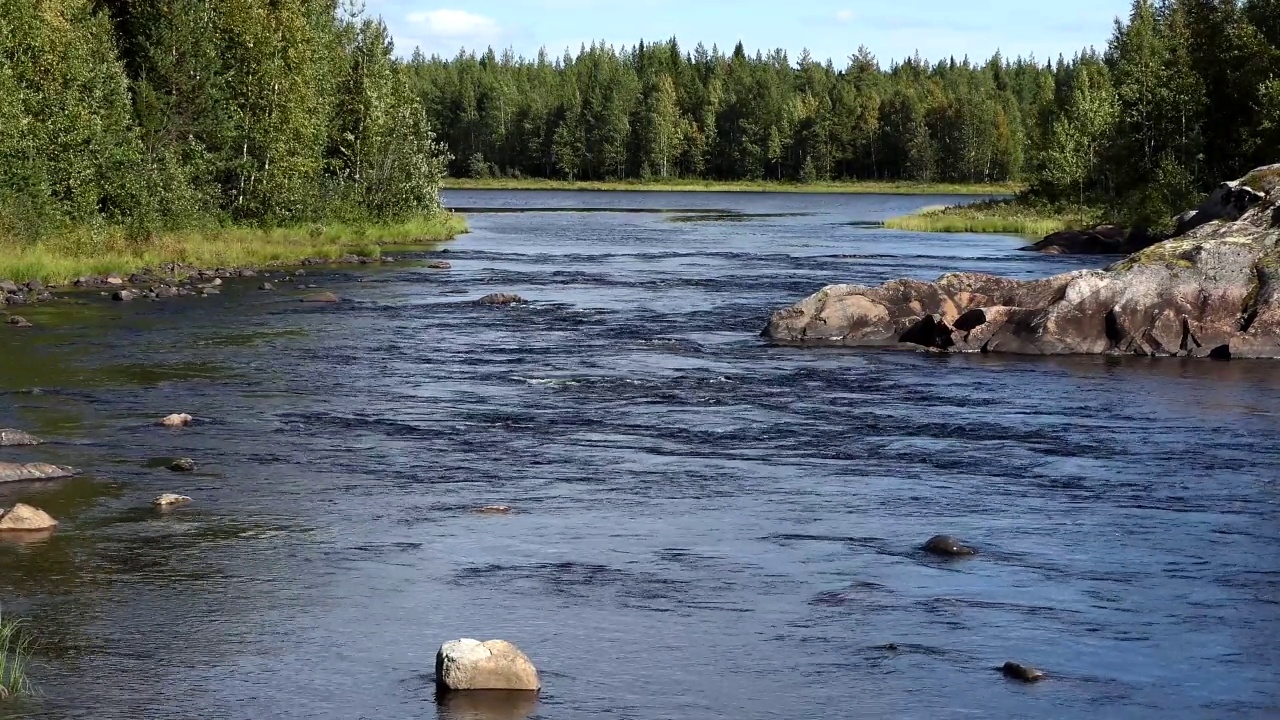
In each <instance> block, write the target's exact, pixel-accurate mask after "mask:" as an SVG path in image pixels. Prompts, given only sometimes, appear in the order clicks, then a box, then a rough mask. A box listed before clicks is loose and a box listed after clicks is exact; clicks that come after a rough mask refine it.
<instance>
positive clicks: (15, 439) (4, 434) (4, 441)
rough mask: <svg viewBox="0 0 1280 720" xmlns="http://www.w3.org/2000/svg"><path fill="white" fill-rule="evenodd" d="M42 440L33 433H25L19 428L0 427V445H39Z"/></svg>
mask: <svg viewBox="0 0 1280 720" xmlns="http://www.w3.org/2000/svg"><path fill="white" fill-rule="evenodd" d="M43 442H44V441H43V440H41V439H40V438H38V437H36V436H35V435H31V434H29V433H25V432H23V431H21V430H14V429H12V428H0V447H13V446H15V445H39V444H41V443H43Z"/></svg>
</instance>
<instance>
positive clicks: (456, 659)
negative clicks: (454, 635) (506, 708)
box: [436, 638, 542, 691]
mask: <svg viewBox="0 0 1280 720" xmlns="http://www.w3.org/2000/svg"><path fill="white" fill-rule="evenodd" d="M436 685H437V686H439V687H440V688H442V689H445V690H530V691H534V690H539V689H540V688H541V687H542V681H541V680H540V679H539V678H538V670H537V668H535V667H534V666H533V663H532V662H530V661H529V658H528V657H526V656H525V654H524V653H522V652H520V649H519V648H517V647H516V646H515V645H512V644H511V643H509V642H507V641H505V640H486V641H485V642H480V641H479V640H473V639H471V638H463V639H461V640H451V641H449V642H447V643H445V644H444V645H441V646H440V650H439V652H437V653H436Z"/></svg>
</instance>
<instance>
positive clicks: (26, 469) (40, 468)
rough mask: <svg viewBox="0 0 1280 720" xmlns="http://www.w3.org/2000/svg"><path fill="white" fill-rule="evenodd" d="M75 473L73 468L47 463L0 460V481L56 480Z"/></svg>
mask: <svg viewBox="0 0 1280 720" xmlns="http://www.w3.org/2000/svg"><path fill="white" fill-rule="evenodd" d="M75 474H76V470H75V468H69V467H63V466H61V465H50V464H49V463H38V462H37V463H11V462H0V482H16V481H19V480H57V479H59V478H67V477H71V476H72V475H75Z"/></svg>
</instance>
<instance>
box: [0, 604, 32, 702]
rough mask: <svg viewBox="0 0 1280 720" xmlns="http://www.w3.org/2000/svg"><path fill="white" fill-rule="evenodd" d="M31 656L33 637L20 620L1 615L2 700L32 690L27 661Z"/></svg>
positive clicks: (0, 680)
mask: <svg viewBox="0 0 1280 720" xmlns="http://www.w3.org/2000/svg"><path fill="white" fill-rule="evenodd" d="M30 657H31V638H30V636H28V635H27V633H26V632H25V631H24V628H23V627H22V623H21V621H19V620H10V619H9V618H6V617H4V616H3V615H0V700H8V699H9V698H14V697H18V696H19V695H25V694H27V693H29V692H31V683H30V681H29V680H27V661H28V659H29V658H30Z"/></svg>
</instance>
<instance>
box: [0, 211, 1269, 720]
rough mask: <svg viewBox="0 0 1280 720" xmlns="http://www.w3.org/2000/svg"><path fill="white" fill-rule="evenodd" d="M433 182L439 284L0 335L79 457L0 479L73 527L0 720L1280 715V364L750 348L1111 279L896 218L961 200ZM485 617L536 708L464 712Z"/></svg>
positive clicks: (238, 293)
mask: <svg viewBox="0 0 1280 720" xmlns="http://www.w3.org/2000/svg"><path fill="white" fill-rule="evenodd" d="M446 199H447V201H448V204H450V205H451V206H453V207H456V208H463V209H467V210H468V211H469V221H470V224H471V227H472V229H473V232H472V233H471V234H469V235H466V236H464V237H461V238H459V239H458V240H456V241H454V242H453V243H451V244H449V245H448V246H447V249H446V250H444V251H442V252H439V253H436V254H433V255H432V257H437V258H444V259H447V260H449V261H450V262H451V263H452V264H453V269H452V270H449V271H439V270H429V269H426V268H424V267H422V266H421V265H420V264H414V265H396V266H390V267H387V268H380V269H375V268H372V267H357V268H336V269H328V270H316V271H314V272H313V273H312V274H311V275H309V276H308V277H307V282H311V283H315V284H317V285H319V286H320V287H322V288H323V289H325V290H332V291H334V292H337V293H338V294H340V295H341V296H342V297H344V298H345V301H344V302H343V303H342V304H340V305H338V306H309V305H304V304H302V303H298V302H297V301H296V300H297V298H296V296H297V294H298V292H297V291H294V290H292V288H290V289H288V290H284V291H282V292H278V293H259V292H257V291H256V281H244V282H230V283H228V286H227V288H226V289H225V290H224V293H223V294H222V295H220V296H216V297H209V298H183V299H177V300H168V301H162V302H158V303H144V302H134V303H127V304H126V303H114V304H113V303H110V302H106V301H105V299H103V298H99V297H96V296H90V297H87V298H84V299H83V300H82V301H77V302H72V301H61V302H57V303H51V304H48V305H45V306H37V307H32V308H29V309H24V312H23V314H24V315H25V316H27V317H28V318H30V319H31V320H32V321H33V322H35V323H36V325H37V327H36V328H33V329H32V330H30V331H27V333H26V334H19V332H20V331H17V330H12V329H11V330H5V328H0V352H2V355H0V427H5V426H12V427H19V428H22V429H25V430H28V431H30V432H33V433H37V434H41V435H44V436H47V438H48V439H49V440H51V441H52V442H50V443H49V444H47V445H44V446H42V447H38V448H30V449H22V450H18V449H5V450H4V451H2V452H0V458H3V459H5V460H15V459H25V460H47V461H54V462H59V463H63V464H71V465H75V466H77V467H81V468H84V469H85V470H86V474H85V475H84V476H82V477H79V478H76V479H74V480H70V481H65V482H56V483H44V484H36V485H31V484H28V485H9V486H0V505H6V504H8V503H9V502H11V501H13V500H24V501H27V502H31V503H32V504H35V505H38V506H40V507H42V508H44V509H46V510H48V511H49V512H50V513H52V514H53V515H54V516H55V517H58V518H59V519H60V520H62V521H63V526H62V527H61V528H60V529H59V531H58V532H57V534H55V535H54V536H53V537H52V538H51V539H48V540H46V541H43V542H37V543H29V544H17V543H13V542H0V601H3V602H4V603H5V605H4V608H3V609H4V612H6V613H13V614H17V615H21V616H23V617H25V618H26V619H27V623H28V628H29V629H30V630H31V631H32V632H33V633H35V634H36V636H37V637H38V638H39V640H40V648H39V652H38V654H37V657H36V663H35V666H34V668H33V670H32V679H33V681H34V682H35V683H36V684H37V685H38V686H39V688H40V690H41V693H42V694H41V696H40V697H37V698H34V699H32V700H28V701H24V702H22V703H21V704H13V703H10V704H9V705H0V717H4V716H6V714H7V716H10V717H30V718H85V719H89V718H92V719H93V720H108V719H115V718H120V719H125V718H128V719H130V720H136V719H138V718H201V719H203V720H215V719H223V718H225V719H228V720H231V719H235V720H256V719H259V718H326V719H328V718H332V719H333V720H353V719H355V718H378V719H379V720H399V719H405V720H408V719H409V718H424V717H439V718H449V719H450V720H460V719H461V718H464V717H468V718H472V717H474V718H478V719H484V720H498V718H518V717H524V716H525V715H526V714H529V713H531V715H530V717H535V718H547V719H555V720H563V719H577V718H584V719H585V718H627V719H635V720H651V719H654V718H671V719H679V720H695V719H696V720H703V719H706V718H726V719H750V718H761V719H764V718H801V719H810V718H812V719H814V720H819V719H821V720H829V719H830V718H845V717H868V718H873V717H874V718H881V717H883V718H889V717H892V718H920V719H921V720H924V719H931V720H932V719H936V718H988V717H991V718H1068V719H1076V718H1079V719H1084V718H1098V717H1125V718H1170V717H1177V718H1263V717H1276V716H1277V715H1280V554H1277V552H1276V548H1277V547H1280V366H1277V365H1275V364H1273V363H1265V362H1258V363H1251V362H1229V363H1219V362H1211V361H1205V360H1176V359H1163V360H1143V359H1135V358H1125V359H1111V358H1094V357H1089V358H1023V357H994V356H936V355H927V354H920V353H910V352H900V351H887V350H886V351H880V350H867V349H850V350H840V349H824V350H803V349H794V348H774V347H769V346H767V345H765V344H764V343H763V342H762V341H761V340H760V338H759V337H758V333H759V331H760V330H761V328H762V327H763V325H764V322H765V320H766V318H767V316H768V314H769V313H770V312H771V311H772V310H774V309H776V308H778V307H781V306H784V305H787V304H789V303H791V302H794V301H795V300H798V299H799V298H801V297H803V296H805V295H807V294H809V293H811V292H813V291H814V290H816V289H817V288H819V287H820V286H822V285H823V284H825V283H830V282H861V283H878V282H881V281H884V280H887V279H891V278H895V277H900V276H910V277H918V278H929V279H931V278H933V277H936V276H937V275H938V274H940V273H942V272H946V271H949V270H976V271H989V272H996V273H1002V274H1007V275H1012V276H1016V277H1026V278H1031V277H1041V276H1045V275H1049V274H1052V273H1055V272H1061V271H1065V270H1069V269H1075V268H1080V267H1089V266H1091V265H1092V264H1094V263H1096V262H1097V261H1096V260H1095V259H1079V258H1063V257H1042V256H1037V255H1033V254H1030V253H1023V252H1017V251H1016V248H1017V247H1018V246H1019V245H1020V244H1021V243H1022V242H1023V241H1022V240H1020V239H1017V238H1010V237H1001V236H979V235H924V234H914V233H906V232H896V231H887V230H883V229H880V228H877V227H874V223H875V222H876V221H878V220H882V219H884V218H886V217H889V216H892V215H897V214H901V213H904V212H907V211H910V210H912V209H914V208H918V207H921V206H925V205H934V204H938V203H941V202H946V201H948V200H949V199H948V198H938V197H896V196H834V195H783V194H778V195H758V194H735V193H730V194H669V193H654V194H648V193H553V192H540V193H539V192H450V193H447V198H446ZM587 210H591V211H590V212H588V211H587ZM495 291H510V292H517V293H519V294H521V295H523V296H524V297H525V298H527V299H528V300H530V301H531V302H530V303H528V304H526V305H519V306H515V307H482V306H478V305H475V304H473V303H472V302H471V301H472V300H474V299H475V298H478V297H479V296H481V295H483V294H485V293H488V292H495ZM35 388H38V389H40V392H38V393H37V392H31V391H32V389H35ZM171 412H188V413H191V414H193V415H195V416H196V417H197V418H199V419H200V423H199V424H198V425H196V426H193V427H191V428H188V429H185V430H180V431H171V430H165V429H161V428H158V427H156V426H155V425H154V423H155V420H156V419H157V418H159V417H161V416H163V415H167V414H169V413H171ZM169 456H189V457H192V458H195V459H196V460H197V461H198V462H199V463H200V469H199V471H197V472H196V473H194V474H189V475H179V474H175V473H170V472H168V471H166V470H164V469H160V468H157V467H155V465H156V461H155V459H157V458H164V457H169ZM167 491H176V492H182V493H185V494H188V495H191V496H193V497H194V498H195V502H194V503H193V504H192V505H191V506H189V507H185V508H182V509H180V510H178V511H175V512H171V513H165V514H160V513H157V512H155V511H153V510H152V509H151V508H150V506H149V501H150V499H151V498H152V497H153V496H155V495H157V494H159V493H161V492H167ZM493 503H502V504H508V505H511V506H512V507H513V508H514V512H513V513H512V514H510V515H499V516H494V515H482V514H478V513H476V512H474V511H473V510H474V509H475V508H477V507H479V506H482V505H489V504H493ZM942 532H945V533H950V534H954V535H957V536H960V537H962V538H964V539H965V540H967V541H969V542H971V543H973V544H974V545H976V546H977V547H978V548H979V549H980V554H979V555H977V556H976V557H973V558H970V559H965V560H960V561H951V562H946V561H939V560H934V559H930V558H928V557H926V556H925V555H923V554H922V553H920V552H919V551H918V547H919V546H920V544H921V543H923V542H924V540H926V539H927V538H929V537H930V536H931V535H934V534H936V533H942ZM464 636H466V637H480V638H481V639H485V638H490V637H494V638H504V639H507V640H511V641H513V642H515V643H517V644H518V645H520V646H521V647H522V648H523V649H524V650H525V651H526V652H527V653H528V654H529V655H530V656H531V657H532V658H533V660H534V661H535V662H536V663H537V664H538V665H539V667H540V668H541V669H542V671H543V680H544V685H545V690H544V692H543V693H542V697H541V700H540V701H539V703H538V705H537V706H536V707H529V708H518V707H507V708H499V709H498V710H499V711H494V712H490V713H487V714H486V713H481V714H479V715H468V714H467V713H466V712H465V711H460V710H458V709H456V708H451V707H448V706H438V705H437V703H436V698H435V694H434V690H433V685H432V676H431V673H432V671H433V658H434V653H435V651H436V649H437V648H438V647H439V645H440V643H441V642H443V641H445V640H448V639H452V638H455V637H464ZM1006 660H1018V661H1022V662H1027V663H1030V664H1033V665H1036V666H1037V667H1040V668H1042V669H1044V670H1045V671H1046V672H1047V673H1049V675H1050V679H1048V680H1046V681H1045V682H1042V683H1039V684H1036V685H1023V684H1018V683H1015V682H1012V681H1008V680H1005V679H1004V678H1003V677H1001V675H1000V673H999V672H998V670H997V668H998V667H999V666H1000V665H1001V664H1002V663H1003V662H1004V661H1006Z"/></svg>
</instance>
